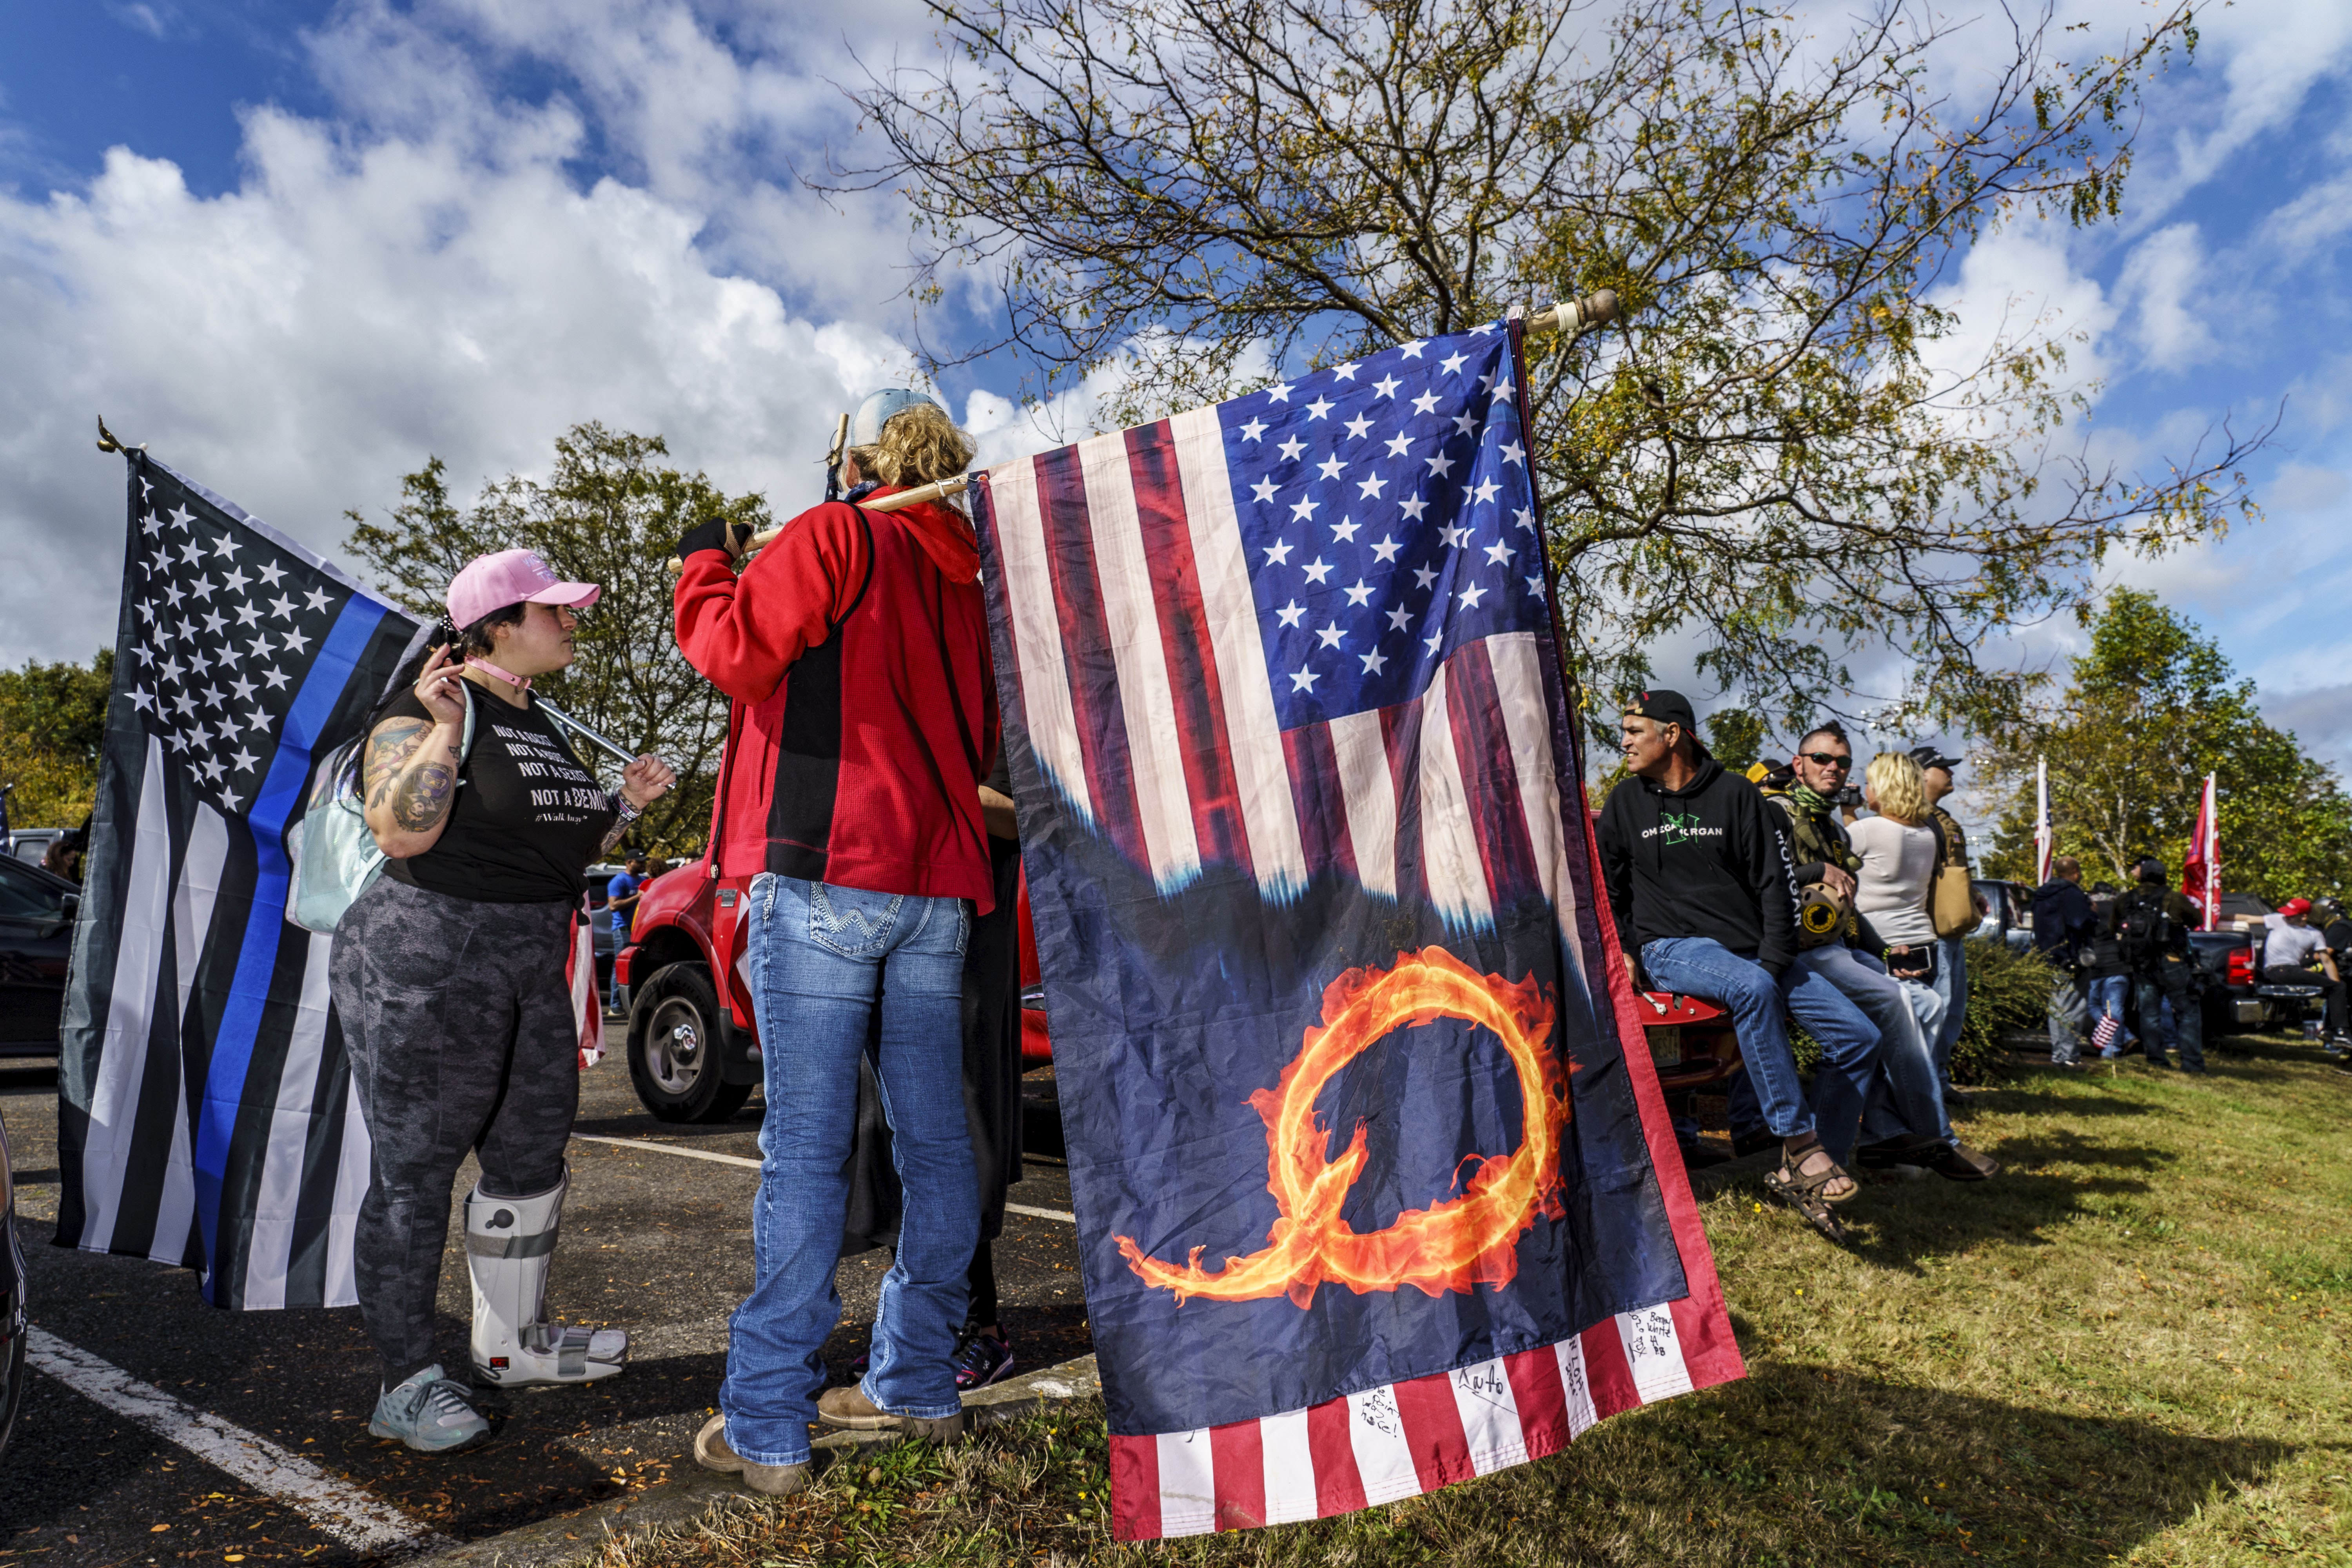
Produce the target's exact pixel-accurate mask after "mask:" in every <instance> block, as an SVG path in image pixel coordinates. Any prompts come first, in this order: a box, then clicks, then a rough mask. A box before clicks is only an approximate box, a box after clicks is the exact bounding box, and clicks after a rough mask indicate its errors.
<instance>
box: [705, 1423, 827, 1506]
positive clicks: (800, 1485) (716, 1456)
mask: <svg viewBox="0 0 2352 1568" xmlns="http://www.w3.org/2000/svg"><path fill="white" fill-rule="evenodd" d="M694 1462H695V1463H696V1464H698V1465H700V1466H701V1467H702V1468H704V1469H706V1470H717V1471H718V1472H719V1474H721V1475H732V1476H740V1477H742V1478H743V1484H744V1485H745V1486H747V1487H749V1488H751V1489H752V1490H753V1491H755V1492H758V1493H759V1494H760V1495H761V1496H762V1497H790V1496H792V1495H793V1493H794V1492H804V1491H806V1490H808V1484H809V1468H808V1467H807V1466H806V1465H755V1464H753V1463H752V1462H751V1460H749V1459H747V1458H744V1457H743V1456H742V1455H740V1454H739V1453H737V1452H736V1451H735V1450H734V1448H733V1447H731V1446H730V1444H729V1443H728V1441H727V1417H726V1416H724V1415H714V1416H712V1417H711V1418H710V1419H709V1420H708V1421H706V1422H704V1423H703V1424H702V1430H701V1431H699V1432H697V1433H696V1434H695V1435H694Z"/></svg>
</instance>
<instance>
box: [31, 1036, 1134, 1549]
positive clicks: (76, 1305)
mask: <svg viewBox="0 0 2352 1568" xmlns="http://www.w3.org/2000/svg"><path fill="white" fill-rule="evenodd" d="M56 1092H57V1073H56V1067H55V1064H54V1063H53V1062H47V1061H0V1116H5V1118H6V1121H7V1127H8V1135H9V1138H10V1140H11V1142H12V1143H13V1144H14V1151H15V1156H16V1180H17V1194H18V1195H17V1216H16V1226H17V1231H18V1235H19V1237H21V1238H22V1240H23V1242H24V1247H25V1252H26V1259H27V1264H28V1272H29V1277H30V1278H29V1286H30V1292H31V1320H32V1322H33V1324H34V1326H35V1328H36V1329H37V1331H40V1332H41V1333H43V1334H46V1335H47V1336H51V1337H52V1339H51V1342H61V1345H62V1347H63V1348H62V1349H61V1350H60V1351H58V1353H57V1355H56V1356H54V1357H53V1358H52V1361H51V1362H50V1363H49V1364H50V1365H51V1366H52V1367H53V1368H55V1369H56V1371H57V1374H56V1375H49V1374H47V1373H44V1374H42V1375H37V1376H35V1377H34V1378H33V1379H32V1380H31V1383H30V1385H29V1387H28V1389H27V1393H26V1405H25V1409H24V1413H23V1415H22V1417H21V1418H20V1420H19V1422H18V1426H17V1430H16V1439H15V1441H14V1443H13V1444H12V1445H11V1447H10V1448H9V1450H8V1452H7V1455H6V1457H5V1459H0V1564H10V1565H13V1564H16V1563H26V1564H31V1563H39V1564H43V1565H52V1564H54V1565H57V1568H65V1565H68V1564H93V1565H95V1564H116V1563H181V1562H202V1563H222V1562H226V1563H254V1564H260V1563H273V1562H280V1561H289V1560H299V1561H303V1562H312V1563H363V1562H368V1561H372V1560H375V1559H378V1558H380V1557H383V1556H384V1555H387V1554H388V1553H389V1554H398V1552H400V1551H402V1550H404V1549H411V1550H413V1549H415V1547H417V1546H430V1545H436V1544H438V1543H439V1542H466V1541H473V1540H479V1539H482V1538H484V1537H486V1536H489V1535H494V1534H497V1533H499V1531H505V1530H509V1529H511V1528H513V1527H515V1526H517V1525H519V1524H523V1523H526V1522H530V1521H537V1520H541V1519H545V1518H548V1517H549V1516H551V1515H555V1514H561V1513H563V1512H566V1511H568V1510H573V1509H576V1508H580V1507H582V1506H584V1505H586V1504H589V1503H593V1502H599V1501H604V1500H612V1499H615V1498H618V1497H621V1496H624V1495H625V1494H627V1493H630V1492H632V1491H635V1490H638V1489H643V1488H646V1487H648V1486H651V1485H655V1484H656V1483H658V1482H659V1481H660V1480H662V1479H664V1478H666V1477H667V1475H668V1474H669V1472H670V1471H671V1470H672V1469H673V1468H676V1467H677V1466H680V1465H691V1464H692V1462H693V1461H692V1460H691V1458H688V1445H689V1443H690V1440H691V1438H692V1436H693V1434H694V1431H695V1429H696V1427H698V1426H699V1425H700V1424H701V1423H702V1421H703V1420H704V1419H705V1418H706V1416H707V1415H708V1414H709V1411H710V1410H711V1409H712V1408H713V1405H714V1402H715V1400H716V1399H717V1396H718V1389H719V1379H720V1376H721V1374H722V1372H723V1369H724V1363H725V1354H726V1345H727V1316H728V1314H729V1313H730V1311H731V1310H733V1308H734V1306H735V1304H736V1303H737V1301H739V1300H740V1299H741V1298H742V1296H743V1294H744V1293H745V1291H746V1290H747V1289H749V1288H750V1285H751V1218H750V1215H751V1196H752V1193H753V1190H754V1188H755V1186H756V1184H757V1173H756V1171H754V1170H752V1169H750V1168H748V1167H747V1166H742V1165H737V1164H733V1163H722V1162H716V1161H709V1160H700V1159H694V1158H688V1157H681V1156H680V1155H678V1154H677V1153H675V1152H664V1151H665V1150H671V1151H675V1150H681V1149H690V1150H697V1151H701V1152H708V1153H716V1154H721V1155H728V1156H732V1157H734V1158H736V1159H741V1160H756V1158H757V1157H758V1148H757V1143H756V1139H757V1135H758V1131H759V1125H760V1116H761V1107H760V1102H759V1100H757V1099H756V1098H755V1099H754V1100H752V1102H751V1105H750V1106H748V1107H746V1108H745V1110H742V1111H740V1112H739V1113H738V1114H737V1116H736V1117H735V1118H734V1120H732V1121H729V1122H727V1123H724V1124H721V1125H718V1126H712V1127H676V1126H668V1125H665V1124H663V1123H660V1122H656V1121H654V1120H653V1118H652V1117H650V1116H648V1115H647V1114H646V1112H645V1111H644V1110H642V1109H641V1108H640V1107H639V1106H638V1104H637V1102H636V1099H635V1095H634V1094H633V1093H632V1092H631V1090H630V1087H629V1079H628V1069H627V1068H626V1066H625V1063H623V1062H622V1061H621V1060H620V1058H618V1057H610V1058H606V1059H605V1060H604V1062H603V1063H600V1064H599V1065H598V1066H597V1067H595V1068H591V1069H590V1070H589V1071H588V1072H587V1073H586V1074H585V1075H584V1076H583V1080H582V1097H581V1110H580V1119H579V1121H578V1123H577V1125H576V1127H575V1132H577V1133H579V1134H584V1135H586V1136H585V1137H582V1138H580V1139H578V1140H576V1141H575V1142H573V1143H572V1150H571V1158H572V1191H571V1195H570V1198H569V1200H568V1202H567V1205H566V1207H565V1210H564V1215H563V1237H562V1244H561V1245H560V1246H559V1247H558V1248H557V1250H556V1254H555V1262H554V1267H553V1271H552V1275H551V1280H550V1284H549V1305H550V1309H551V1313H552V1314H553V1315H554V1316H556V1317H558V1318H561V1319H563V1320H565V1321H573V1322H589V1323H610V1324H618V1325H622V1326H625V1327H627V1328H628V1329H629V1330H630V1332H631V1338H632V1347H633V1348H632V1352H631V1360H630V1365H629V1369H628V1370H627V1371H626V1372H625V1373H622V1374H621V1375H620V1376H618V1377H616V1378H612V1379H609V1380H606V1381H604V1382H602V1383H599V1384H594V1385H592V1386H588V1387H581V1388H554V1389H525V1390H516V1391H512V1392H510V1393H505V1394H499V1393H496V1392H493V1393H492V1394H490V1396H489V1397H490V1399H491V1400H492V1401H494V1402H495V1403H493V1404H492V1405H490V1414H491V1415H492V1419H493V1422H494V1423H495V1427H496V1429H495V1432H494V1434H493V1436H492V1437H491V1439H490V1440H489V1441H488V1442H487V1443H485V1444H483V1445H481V1446H479V1447H477V1448H475V1449H473V1450H471V1451H468V1452H467V1453H463V1454H460V1455H457V1456H454V1457H449V1458H427V1457H425V1456H422V1455H417V1454H413V1453H411V1452H410V1451H409V1450H407V1449H406V1448H404V1447H401V1446H400V1445H398V1444H396V1443H389V1442H384V1441H382V1440H380V1439H377V1438H374V1437H371V1436H368V1434H367V1427H366V1423H367V1416H368V1412H369V1410H370V1408H371V1407H372V1406H373V1403H374V1398H375V1393H376V1383H375V1371H374V1360H373V1352H371V1350H370V1349H369V1346H368V1343H367V1339H366V1336H365V1333H364V1331H362V1327H361V1323H360V1315H359V1312H358V1310H357V1309H355V1308H342V1309H336V1310H307V1311H279V1312H252V1313H231V1312H224V1311H221V1310H216V1309H215V1308H212V1307H208V1306H206V1305H205V1303H204V1301H203V1300H201V1299H200V1298H199V1297H198V1295H197V1293H196V1289H195V1279H194V1275H193V1274H191V1273H189V1272H188V1271H186V1270H184V1269H179V1268H170V1267H167V1266H164V1265H161V1264H156V1263H151V1262H147V1261H145V1260H143V1259H139V1258H107V1257H100V1256H96V1255H92V1254H88V1253H80V1252H75V1251H71V1250H68V1249H65V1248H60V1247H55V1246H53V1245H51V1237H52V1235H53V1234H54V1228H55V1221H56V1215H57V1203H58V1177H59V1172H58V1151H57V1110H56ZM604 1140H618V1141H621V1142H618V1143H616V1142H604ZM473 1180H474V1169H473V1166H472V1163H471V1162H470V1161H469V1162H468V1163H467V1167H466V1169H465V1171H464V1172H463V1173H460V1175H459V1178H458V1184H457V1195H462V1194H463V1193H464V1192H465V1191H466V1190H467V1187H469V1186H470V1185H471V1184H472V1182H473ZM1011 1196H1012V1201H1013V1203H1014V1204H1015V1205H1021V1206H1022V1207H1024V1208H1032V1209H1036V1210H1040V1211H1045V1213H1066V1212H1067V1211H1068V1209H1069V1207H1070V1194H1069V1186H1068V1183H1067V1180H1066V1176H1065V1174H1064V1173H1063V1171H1062V1169H1061V1167H1060V1166H1059V1164H1058V1163H1052V1162H1045V1161H1033V1162H1032V1163H1030V1164H1029V1166H1028V1169H1027V1179H1026V1180H1024V1182H1023V1183H1022V1184H1020V1185H1019V1186H1017V1187H1015V1188H1014V1189H1013V1193H1012V1194H1011ZM452 1241H453V1245H452V1246H451V1247H450V1248H449V1249H448V1251H447V1252H446V1255H445V1258H444V1261H443V1267H442V1275H441V1298H440V1307H441V1340H442V1344H443V1347H444V1350H445V1353H446V1355H447V1356H449V1357H450V1358H452V1359H453V1360H455V1361H457V1362H462V1361H463V1360H464V1357H465V1345H466V1337H467V1325H468V1323H469V1321H470V1319H471V1313H472V1297H471V1294H470V1290H469V1288H468V1285H467V1272H466V1263H465V1255H464V1251H463V1237H462V1229H461V1227H460V1226H456V1225H453V1226H452ZM996 1258H997V1273H998V1280H999V1289H1000V1294H1001V1298H1002V1300H1003V1320H1004V1323H1005V1327H1006V1330H1007V1331H1008V1332H1009V1333H1010V1334H1011V1336H1012V1338H1013V1345H1014V1350H1015V1352H1016V1354H1017V1355H1018V1357H1019V1360H1020V1364H1021V1366H1022V1368H1023V1369H1024V1370H1027V1369H1033V1368H1036V1367H1040V1366H1045V1365H1049V1364H1053V1363H1058V1362H1062V1361H1066V1360H1069V1359H1071V1358H1073V1357H1076V1356H1079V1355H1084V1354H1086V1353H1087V1352H1088V1351H1089V1350H1091V1349H1092V1343H1091V1341H1090V1339H1089V1338H1088V1336H1087V1331H1086V1309H1085V1304H1084V1300H1083V1297H1082V1295H1081V1292H1080V1289H1079V1287H1078V1275H1077V1272H1076V1266H1077V1247H1076V1231H1075V1228H1074V1227H1073V1226H1071V1225H1069V1224H1067V1223H1065V1222H1063V1221H1060V1220H1057V1219H1051V1218H1046V1217H1043V1215H1024V1214H1020V1213H1009V1214H1008V1215H1006V1220H1005V1227H1004V1236H1003V1240H1002V1241H1000V1242H999V1244H998V1246H997V1249H996ZM887 1267H888V1255H887V1253H883V1252H869V1253H866V1254H865V1255H864V1256H862V1257H859V1258H850V1259H847V1260H845V1261H844V1262H843V1264H842V1265H841V1268H840V1277H839V1283H840V1290H841V1296H842V1304H843V1321H842V1324H841V1327H840V1328H839V1329H838V1330H837V1331H835V1334H834V1336H833V1339H832V1340H831V1342H829V1343H828V1344H827V1345H826V1347H825V1359H826V1362H827V1364H828V1365H829V1366H830V1367H831V1368H832V1370H833V1372H834V1373H835V1378H836V1380H837V1381H846V1380H847V1369H848V1365H849V1363H850V1361H851V1360H852V1359H853V1358H854V1357H856V1355H858V1354H859V1353H861V1352H863V1350H864V1349H865V1345H866V1330H867V1324H868V1323H869V1321H870V1320H871V1316H872V1313H873V1310H874V1306H875V1301H876V1298H877V1291H878V1290H879V1288H880V1284H881V1279H882V1276H883V1273H884V1271H885V1270H886V1269H887ZM40 1343H42V1342H39V1341H37V1342H36V1348H37V1349H38V1348H39V1345H40ZM68 1352H78V1353H68ZM90 1358H96V1361H95V1363H93V1362H92V1361H91V1360H90ZM96 1363H105V1365H104V1366H102V1367H100V1374H101V1375H100V1376H99V1377H98V1378H97V1379H95V1381H93V1379H92V1377H91V1375H90V1373H89V1367H90V1366H91V1365H94V1364H96ZM76 1369H79V1371H77V1370H76ZM108 1369H119V1371H120V1373H123V1374H127V1377H126V1378H123V1379H121V1380H117V1381H120V1382H121V1383H122V1384H123V1388H124V1389H125V1390H127V1392H120V1391H118V1392H111V1393H110V1392H109V1389H108V1387H106V1386H104V1385H105V1384H106V1383H107V1377H106V1376H105V1375H103V1374H105V1373H107V1372H108ZM77 1380H78V1381H77ZM69 1383H71V1385H70V1386H69ZM142 1385H143V1386H142ZM151 1395H152V1397H151ZM162 1396H169V1397H168V1398H163V1397H162ZM173 1401H177V1402H178V1404H177V1405H173V1404H172V1402H173ZM134 1406H135V1407H136V1408H138V1409H142V1410H144V1411H146V1412H148V1415H147V1416H146V1417H145V1418H144V1419H134V1418H132V1417H131V1415H125V1414H123V1413H122V1412H123V1411H124V1410H125V1409H127V1408H131V1407H134ZM158 1409H166V1410H167V1415H165V1416H163V1417H157V1416H155V1415H154V1414H153V1412H154V1411H156V1410H158ZM156 1426H163V1427H165V1428H166V1429H169V1430H173V1431H175V1432H179V1433H180V1434H181V1436H179V1437H178V1438H177V1439H174V1438H173V1437H167V1436H159V1435H158V1433H157V1431H156V1430H155V1428H156ZM191 1433H192V1434H194V1436H189V1435H188V1434H191ZM207 1433H210V1434H211V1436H209V1437H207V1436H205V1434H207ZM224 1434H225V1435H226V1436H224ZM254 1438H257V1439H259V1440H260V1441H259V1442H258V1443H256V1442H253V1441H251V1440H250V1439H254ZM272 1446H274V1447H272ZM205 1452H210V1453H212V1454H213V1455H214V1456H215V1458H217V1459H222V1460H223V1462H225V1463H227V1464H228V1465H230V1467H231V1468H235V1469H238V1470H240V1471H242V1472H243V1476H242V1477H241V1476H240V1475H239V1474H232V1473H231V1468H221V1465H220V1464H216V1463H215V1462H213V1461H212V1460H208V1459H207V1458H203V1457H200V1455H201V1454H203V1453H205ZM247 1477H257V1478H258V1479H243V1478H247ZM306 1477H308V1478H309V1479H305V1478H306ZM289 1478H290V1479H289ZM306 1488H308V1493H307V1494H306V1493H305V1489H306ZM306 1495H307V1497H308V1501H307V1505H306V1501H305V1498H306ZM339 1497H340V1498H341V1499H342V1503H341V1504H340V1505H339V1504H338V1503H337V1502H336V1499H337V1498H339ZM354 1508H356V1509H357V1510H360V1512H362V1513H365V1512H366V1510H370V1509H381V1510H385V1511H386V1517H389V1518H390V1519H392V1520H393V1521H394V1527H393V1531H392V1533H394V1534H401V1533H404V1534H405V1535H406V1536H407V1537H408V1539H407V1540H406V1541H405V1542H403V1543H401V1544H399V1545H395V1546H392V1547H387V1546H386V1545H385V1544H384V1542H385V1540H386V1539H388V1537H387V1535H386V1533H385V1531H383V1530H378V1531H375V1533H374V1534H373V1536H371V1535H370V1534H369V1533H368V1532H367V1531H355V1530H354V1528H353V1527H352V1523H351V1520H352V1517H353V1516H354V1515H353V1510H354ZM339 1509H340V1511H339Z"/></svg>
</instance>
